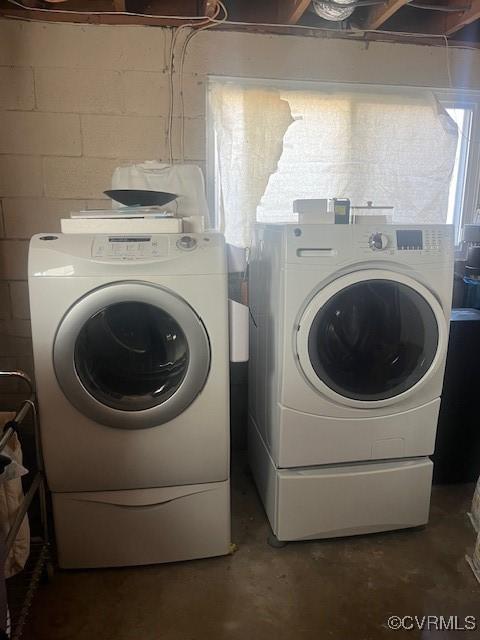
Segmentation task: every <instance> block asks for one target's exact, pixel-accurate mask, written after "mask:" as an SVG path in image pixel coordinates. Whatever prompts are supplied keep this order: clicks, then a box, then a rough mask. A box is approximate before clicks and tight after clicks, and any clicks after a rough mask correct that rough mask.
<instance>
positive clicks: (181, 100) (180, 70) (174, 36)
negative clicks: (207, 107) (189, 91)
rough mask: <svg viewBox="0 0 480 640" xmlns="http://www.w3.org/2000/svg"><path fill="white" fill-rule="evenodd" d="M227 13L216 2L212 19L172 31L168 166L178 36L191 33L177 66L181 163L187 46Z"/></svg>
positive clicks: (183, 142)
mask: <svg viewBox="0 0 480 640" xmlns="http://www.w3.org/2000/svg"><path fill="white" fill-rule="evenodd" d="M220 12H222V13H223V17H222V18H221V19H220V20H219V19H218V16H219V14H220ZM227 18H228V12H227V9H226V8H225V5H224V4H223V2H221V0H217V2H216V5H215V12H214V14H213V16H212V17H208V18H207V19H206V20H204V21H203V22H199V23H195V24H193V23H192V24H183V25H180V26H179V27H177V28H176V29H175V30H174V31H172V39H171V43H170V56H169V64H168V73H169V90H170V94H169V105H168V117H167V132H166V137H167V146H168V152H169V161H170V164H173V161H174V153H173V131H174V127H173V124H174V110H175V83H174V74H175V47H176V44H177V39H178V36H179V35H180V33H181V31H183V30H184V29H191V31H190V32H189V33H188V34H187V36H186V37H185V40H184V42H183V44H182V47H181V50H180V56H179V65H178V79H179V80H178V82H179V103H180V161H181V162H183V161H184V159H185V104H184V95H183V68H184V63H185V55H186V51H187V48H188V44H189V42H190V41H191V39H192V38H193V37H194V36H195V35H196V34H198V33H199V32H200V31H204V30H205V29H211V28H212V27H215V26H217V25H219V24H223V23H224V22H226V21H227Z"/></svg>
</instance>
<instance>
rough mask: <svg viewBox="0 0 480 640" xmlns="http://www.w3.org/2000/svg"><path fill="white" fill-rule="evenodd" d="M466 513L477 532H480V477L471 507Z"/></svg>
mask: <svg viewBox="0 0 480 640" xmlns="http://www.w3.org/2000/svg"><path fill="white" fill-rule="evenodd" d="M468 515H469V517H470V520H471V521H472V524H473V528H474V529H475V531H476V532H477V533H480V478H478V481H477V485H476V487H475V493H474V494H473V500H472V509H471V511H470V513H469V514H468Z"/></svg>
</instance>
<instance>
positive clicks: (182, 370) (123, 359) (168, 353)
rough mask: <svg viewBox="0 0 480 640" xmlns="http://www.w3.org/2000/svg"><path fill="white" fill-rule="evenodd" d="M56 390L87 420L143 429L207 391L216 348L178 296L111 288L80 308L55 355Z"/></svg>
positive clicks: (147, 287)
mask: <svg viewBox="0 0 480 640" xmlns="http://www.w3.org/2000/svg"><path fill="white" fill-rule="evenodd" d="M53 361H54V368H55V374H56V376H57V380H58V383H59V385H60V387H61V388H62V390H63V392H64V394H65V396H66V397H67V398H68V400H69V401H70V402H71V403H72V404H73V405H74V406H75V407H76V408H77V409H78V410H79V411H80V412H81V413H83V414H84V415H86V416H88V417H89V418H91V419H92V420H95V421H96V422H99V423H101V424H105V425H108V426H110V427H119V428H124V429H142V428H147V427H153V426H157V425H160V424H163V423H165V422H167V421H169V420H172V419H173V418H175V417H176V416H178V415H179V414H180V413H182V412H183V411H184V410H185V409H186V408H187V407H188V406H189V405H190V404H191V403H192V402H193V400H194V399H195V398H196V396H197V395H198V394H199V393H200V391H201V390H202V388H203V386H204V384H205V382H206V379H207V376H208V372H209V368H210V343H209V339H208V336H207V333H206V330H205V327H204V326H203V324H202V322H201V320H200V318H199V317H198V316H197V314H196V313H195V312H194V311H193V309H192V308H191V307H190V306H189V305H188V304H187V302H185V300H183V299H182V298H180V297H178V296H177V295H176V294H175V293H173V292H172V291H169V290H167V289H164V288H162V287H159V286H155V285H151V284H148V283H144V282H135V281H133V282H132V281H129V282H120V283H114V284H108V285H105V286H102V287H99V288H98V289H95V290H93V291H91V292H90V293H88V294H87V295H86V296H84V297H83V298H81V299H80V300H77V302H75V304H74V305H72V307H70V309H69V310H68V311H67V313H66V314H65V316H64V317H63V319H62V321H61V323H60V325H59V327H58V330H57V333H56V336H55V343H54V348H53Z"/></svg>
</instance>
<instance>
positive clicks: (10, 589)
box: [0, 371, 53, 640]
mask: <svg viewBox="0 0 480 640" xmlns="http://www.w3.org/2000/svg"><path fill="white" fill-rule="evenodd" d="M2 379H3V380H5V379H16V380H20V381H22V382H23V383H24V384H25V385H26V386H27V387H28V392H29V396H28V398H27V399H25V400H24V401H23V402H22V405H21V407H20V409H19V410H18V411H17V412H16V414H15V417H14V419H13V420H10V421H9V422H7V423H6V424H5V426H4V427H3V433H1V437H0V453H1V452H2V451H3V449H4V448H5V446H6V445H7V444H8V441H9V440H10V438H11V437H12V435H13V434H14V433H15V432H16V433H17V434H18V435H19V438H20V440H22V432H23V427H24V421H25V419H26V418H27V416H28V415H31V416H32V418H33V432H34V440H35V458H36V471H35V473H34V474H33V478H32V481H31V483H30V486H29V488H28V491H27V492H26V494H25V497H24V499H23V502H22V503H21V505H20V507H19V509H18V511H17V513H16V516H15V519H14V522H13V524H12V526H11V527H10V530H9V532H8V535H7V537H6V540H5V541H4V545H3V546H4V548H3V552H4V553H3V557H1V558H0V561H1V562H2V563H4V562H5V559H6V557H7V555H8V553H9V551H10V549H11V547H12V544H13V542H14V540H15V538H16V536H17V534H18V531H19V529H20V526H21V524H22V522H23V519H24V517H25V515H26V513H27V512H28V510H29V509H30V507H31V506H32V503H33V501H34V499H35V498H38V503H39V507H40V526H41V535H40V536H37V537H33V538H32V539H31V544H30V555H29V558H28V561H27V563H26V565H25V567H24V569H23V570H22V571H21V572H20V573H18V574H17V575H16V576H14V577H13V578H9V579H8V580H7V599H8V608H9V625H7V629H6V630H5V631H7V633H8V632H9V637H10V639H11V640H20V638H21V637H22V634H23V629H24V626H25V622H26V620H27V617H28V613H29V610H30V607H31V604H32V601H33V597H34V594H35V591H36V589H37V587H38V584H39V583H40V580H41V579H42V577H43V578H45V579H48V578H49V577H51V575H52V573H53V565H52V563H51V560H50V553H49V534H48V515H47V501H46V486H45V476H44V471H43V460H42V455H41V449H40V438H39V424H38V414H37V405H36V397H35V393H34V391H33V385H32V381H31V380H30V378H29V376H28V375H27V374H26V373H24V372H23V371H0V381H1V380H2ZM8 627H9V628H8ZM7 637H8V635H7Z"/></svg>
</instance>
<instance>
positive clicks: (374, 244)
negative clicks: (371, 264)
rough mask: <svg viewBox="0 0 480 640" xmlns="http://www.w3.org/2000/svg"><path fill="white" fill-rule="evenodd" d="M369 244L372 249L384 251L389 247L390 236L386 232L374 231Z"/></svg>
mask: <svg viewBox="0 0 480 640" xmlns="http://www.w3.org/2000/svg"><path fill="white" fill-rule="evenodd" d="M368 246H369V247H370V249H372V251H383V250H384V249H386V248H387V247H388V236H386V235H385V234H384V233H372V235H371V236H370V238H369V239H368Z"/></svg>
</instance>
